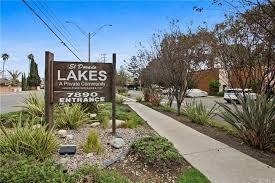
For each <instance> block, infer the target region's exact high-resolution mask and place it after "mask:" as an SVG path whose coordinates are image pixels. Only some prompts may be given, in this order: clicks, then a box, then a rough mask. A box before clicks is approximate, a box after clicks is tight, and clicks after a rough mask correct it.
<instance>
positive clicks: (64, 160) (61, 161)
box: [59, 157, 69, 165]
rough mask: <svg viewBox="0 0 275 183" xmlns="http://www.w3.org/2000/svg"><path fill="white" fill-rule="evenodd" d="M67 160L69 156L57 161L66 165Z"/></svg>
mask: <svg viewBox="0 0 275 183" xmlns="http://www.w3.org/2000/svg"><path fill="white" fill-rule="evenodd" d="M68 161H69V157H65V158H61V159H60V160H59V163H60V164H61V165H66V164H67V163H68Z"/></svg>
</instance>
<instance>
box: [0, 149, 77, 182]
mask: <svg viewBox="0 0 275 183" xmlns="http://www.w3.org/2000/svg"><path fill="white" fill-rule="evenodd" d="M0 164H1V166H0V175H1V176H0V182H3V183H4V182H10V183H26V182H41V183H42V182H54V183H65V182H66V183H73V182H75V181H73V179H72V178H71V177H70V175H69V174H66V173H63V170H62V169H61V167H60V166H59V165H57V164H55V163H54V161H53V160H49V159H46V160H45V161H42V162H41V161H37V160H36V159H35V158H34V157H32V156H26V155H19V154H9V155H0Z"/></svg>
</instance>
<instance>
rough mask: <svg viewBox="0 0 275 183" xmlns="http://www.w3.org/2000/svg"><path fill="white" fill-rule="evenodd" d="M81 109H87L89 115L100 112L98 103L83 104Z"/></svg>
mask: <svg viewBox="0 0 275 183" xmlns="http://www.w3.org/2000/svg"><path fill="white" fill-rule="evenodd" d="M81 107H82V108H84V109H86V110H87V112H88V113H97V112H98V110H99V109H98V103H96V102H93V103H86V102H85V103H81Z"/></svg>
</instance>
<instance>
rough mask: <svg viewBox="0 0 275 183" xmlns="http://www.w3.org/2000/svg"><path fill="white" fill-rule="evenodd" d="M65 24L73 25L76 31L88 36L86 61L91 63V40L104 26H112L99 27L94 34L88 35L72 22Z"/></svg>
mask: <svg viewBox="0 0 275 183" xmlns="http://www.w3.org/2000/svg"><path fill="white" fill-rule="evenodd" d="M66 23H70V24H73V25H74V26H76V27H77V28H78V30H79V31H80V32H81V33H82V34H83V35H84V36H85V37H87V36H88V61H89V62H91V38H92V37H94V36H95V35H96V34H97V33H98V32H99V31H100V30H101V29H102V28H103V27H105V26H110V27H111V26H112V25H111V24H104V25H102V26H100V27H99V28H98V29H97V30H96V31H95V32H92V33H91V32H89V33H88V34H87V33H86V32H85V31H84V30H83V29H82V28H81V27H80V26H79V25H77V24H76V23H74V22H70V21H66Z"/></svg>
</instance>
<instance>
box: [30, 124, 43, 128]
mask: <svg viewBox="0 0 275 183" xmlns="http://www.w3.org/2000/svg"><path fill="white" fill-rule="evenodd" d="M41 127H42V126H41V125H40V124H36V125H33V126H32V129H37V128H41Z"/></svg>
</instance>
